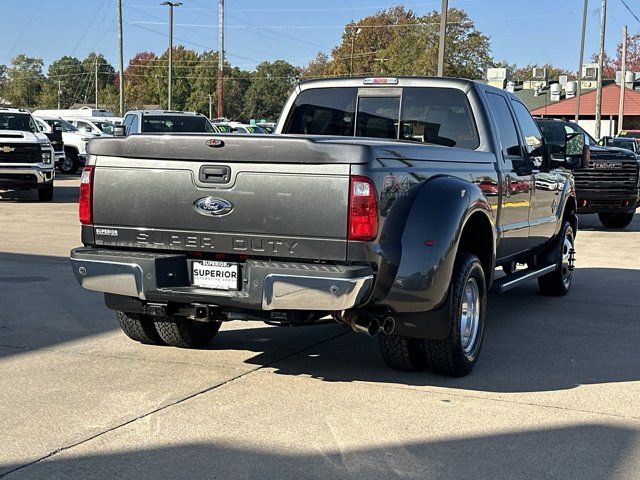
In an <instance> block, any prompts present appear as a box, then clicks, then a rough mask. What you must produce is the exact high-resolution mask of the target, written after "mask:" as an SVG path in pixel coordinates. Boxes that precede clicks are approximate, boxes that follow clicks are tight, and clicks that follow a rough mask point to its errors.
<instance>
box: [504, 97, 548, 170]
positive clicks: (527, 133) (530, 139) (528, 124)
mask: <svg viewBox="0 0 640 480" xmlns="http://www.w3.org/2000/svg"><path fill="white" fill-rule="evenodd" d="M511 104H512V105H513V111H514V112H515V114H516V119H517V120H518V125H520V131H521V132H522V135H523V136H524V145H525V147H526V149H527V153H528V154H529V156H530V157H538V156H541V155H542V151H541V147H542V134H541V133H540V129H539V128H538V126H537V125H536V122H534V121H533V118H532V117H531V114H530V113H529V110H527V107H525V106H524V105H523V104H522V103H520V102H516V101H514V100H511Z"/></svg>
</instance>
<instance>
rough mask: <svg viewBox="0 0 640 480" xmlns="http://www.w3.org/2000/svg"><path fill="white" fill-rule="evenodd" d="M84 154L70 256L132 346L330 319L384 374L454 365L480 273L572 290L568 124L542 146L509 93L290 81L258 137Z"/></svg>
mask: <svg viewBox="0 0 640 480" xmlns="http://www.w3.org/2000/svg"><path fill="white" fill-rule="evenodd" d="M89 148H90V155H89V161H88V166H87V167H86V168H85V169H84V171H83V174H82V181H81V193H80V207H79V208H80V221H81V223H82V242H83V244H84V246H83V247H79V248H76V249H74V250H73V251H72V252H71V265H72V268H73V271H74V273H75V275H76V278H77V280H78V281H79V282H80V284H81V285H82V286H83V287H84V288H87V289H90V290H97V291H101V292H105V301H106V304H107V306H108V307H109V308H111V309H114V310H116V311H117V316H118V319H119V321H120V325H121V327H122V329H123V330H124V332H125V333H126V334H127V335H128V336H129V337H131V338H132V339H134V340H137V341H141V342H145V343H165V344H169V345H175V346H181V347H198V346H202V345H204V344H206V343H207V342H209V341H210V340H211V339H212V338H213V336H214V335H215V334H216V333H217V332H218V329H219V328H220V325H221V322H224V321H227V320H236V319H245V320H246V319H262V320H265V321H267V322H270V323H278V324H283V325H310V324H317V323H326V322H334V321H337V322H340V323H343V324H346V325H348V326H350V327H352V328H353V329H354V330H356V331H358V332H363V333H368V334H369V335H376V334H378V338H379V344H380V348H381V351H382V355H383V358H384V360H385V361H386V363H387V364H388V365H390V366H391V367H394V368H398V369H403V370H421V369H425V368H431V369H432V370H434V371H436V372H439V373H442V374H447V375H456V376H460V375H465V374H467V373H469V372H470V371H471V369H472V368H473V366H474V364H475V363H476V361H477V359H478V354H479V353H480V348H481V345H482V339H483V334H484V326H485V314H486V308H487V290H488V289H489V288H490V287H491V286H492V285H493V287H494V288H495V289H497V290H498V291H504V290H506V289H508V288H511V287H513V286H515V285H518V284H520V283H521V282H523V281H526V280H530V279H535V278H537V279H538V283H539V287H540V290H541V291H542V293H544V294H549V295H564V294H566V293H567V292H568V290H569V288H570V286H571V282H572V275H573V263H574V238H575V235H576V230H577V219H576V210H577V204H576V198H575V191H574V183H573V179H572V176H571V172H570V170H571V169H572V168H577V167H582V166H583V165H584V162H585V161H586V149H585V139H584V136H583V135H581V134H571V135H568V136H567V143H566V151H565V152H564V155H563V157H562V158H561V159H559V160H554V159H552V158H551V156H550V154H549V152H548V149H547V147H546V145H545V143H544V141H543V138H542V135H541V133H540V131H539V129H538V127H537V126H536V124H535V122H534V121H533V119H532V118H531V116H530V115H529V112H528V111H527V109H526V107H525V106H524V105H523V104H522V103H521V102H520V101H519V100H518V98H517V97H515V96H514V95H512V94H509V93H507V92H505V91H502V90H498V89H495V88H492V87H490V86H487V85H484V84H481V83H476V82H473V81H469V80H458V79H429V78H423V79H416V78H400V79H397V78H373V79H362V78H359V79H355V78H354V79H333V80H322V81H308V82H303V83H301V84H299V85H298V86H297V87H296V89H295V91H294V93H293V94H292V96H291V98H290V99H289V101H288V103H287V104H286V106H285V108H284V111H283V114H282V117H281V121H280V123H279V125H278V130H277V134H276V135H238V134H236V135H224V134H213V135H206V134H205V135H198V134H185V135H162V134H158V135H145V134H142V135H130V136H129V137H127V138H113V139H98V140H95V141H92V142H91V144H90V147H89ZM525 264H526V265H527V267H526V268H524V267H520V268H519V269H518V268H516V266H517V265H525ZM496 267H502V269H503V271H504V274H503V273H501V274H500V275H499V276H498V275H496V276H494V273H495V270H496ZM505 274H506V275H505ZM559 308H560V307H559Z"/></svg>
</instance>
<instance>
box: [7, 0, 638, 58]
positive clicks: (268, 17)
mask: <svg viewBox="0 0 640 480" xmlns="http://www.w3.org/2000/svg"><path fill="white" fill-rule="evenodd" d="M182 1H183V6H181V7H178V8H176V10H175V24H176V26H175V33H174V35H175V37H176V39H175V43H183V44H185V45H186V46H187V47H189V48H194V49H196V50H199V51H201V50H204V49H210V50H215V49H216V45H217V44H216V38H217V27H216V25H217V10H216V6H217V0H182ZM626 1H627V4H628V5H629V6H630V7H631V8H632V9H634V10H635V12H636V14H637V15H638V16H640V1H638V0H626ZM225 3H226V21H225V23H226V25H227V31H226V52H227V59H228V60H229V61H230V62H231V63H232V64H234V65H238V66H240V67H242V68H252V67H254V66H255V65H256V64H257V63H258V62H260V61H264V60H274V59H277V58H284V59H286V60H288V61H289V62H291V63H293V64H296V65H305V64H306V63H307V62H308V61H309V59H311V58H313V57H314V56H315V54H316V53H317V52H318V51H324V52H327V53H329V52H330V51H331V48H332V47H333V46H334V45H336V44H337V43H338V42H339V41H340V35H341V31H342V27H343V26H344V24H345V23H347V22H348V21H350V20H351V19H354V18H355V19H358V18H361V17H363V16H366V15H369V14H371V13H374V12H376V11H377V10H379V9H381V8H385V7H390V6H392V5H394V4H396V3H395V2H387V1H385V0H226V2H225ZM608 3H609V8H608V11H607V13H608V21H607V49H608V50H609V51H610V52H611V53H613V52H615V46H616V44H617V43H618V42H619V40H620V38H621V36H622V26H623V25H624V24H625V23H626V24H627V25H628V26H629V32H630V34H635V33H639V32H640V22H638V21H637V20H635V19H633V17H631V15H630V14H629V13H628V12H627V11H626V10H625V8H624V6H623V5H622V2H621V1H620V0H609V2H608ZM159 4H160V0H123V5H124V21H125V24H124V41H125V63H126V62H127V61H128V59H129V58H130V57H131V56H133V55H134V54H135V53H136V52H139V51H145V50H147V51H153V52H156V53H160V52H162V51H163V50H164V49H166V46H167V42H168V39H167V34H166V32H167V29H168V27H167V17H168V13H167V7H162V6H160V5H159ZM600 4H601V1H600V0H590V1H589V17H588V26H587V44H586V48H585V57H586V58H589V57H590V56H591V54H592V53H593V52H595V51H596V50H597V48H598V41H599V40H598V28H599V21H600V20H599V18H600V17H599V8H600ZM404 5H406V6H407V8H411V9H412V10H414V11H415V12H416V13H418V14H422V13H426V12H428V11H430V10H434V9H439V8H440V0H431V1H420V0H408V1H407V2H406V3H404ZM449 5H450V6H451V7H458V8H462V9H464V10H466V11H467V12H468V13H469V15H470V16H471V18H472V19H473V20H474V21H475V22H476V26H477V28H478V29H479V30H480V31H482V32H483V33H485V34H487V35H489V36H490V37H491V44H492V49H493V55H494V57H495V58H496V59H498V60H503V59H505V60H508V61H509V62H512V63H513V62H516V63H518V64H519V65H523V64H527V63H547V62H550V63H553V64H557V65H561V66H564V67H565V68H569V69H576V67H577V61H578V48H579V39H580V15H581V9H582V0H527V1H520V0H457V1H456V0H450V1H449ZM0 18H2V28H0V63H7V62H8V61H9V60H10V58H11V57H13V56H15V55H16V54H18V53H26V54H27V55H29V56H36V57H41V58H43V59H44V60H45V65H47V64H48V63H50V62H51V61H52V60H55V59H56V58H59V57H60V56H62V55H65V54H70V55H73V56H76V57H78V58H84V56H86V54H87V53H89V52H91V51H94V50H97V51H99V52H101V53H103V54H104V55H105V56H106V57H107V59H109V60H110V61H111V62H112V63H113V64H114V66H115V65H116V63H117V28H116V27H117V11H116V0H0Z"/></svg>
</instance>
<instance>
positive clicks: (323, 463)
mask: <svg viewBox="0 0 640 480" xmlns="http://www.w3.org/2000/svg"><path fill="white" fill-rule="evenodd" d="M57 185H58V186H57V192H56V196H55V200H54V202H53V203H50V204H40V203H37V202H35V201H30V199H31V198H33V194H32V193H29V192H21V193H17V194H11V193H0V219H1V224H0V225H1V228H0V305H1V307H2V308H1V310H0V312H1V313H0V477H3V478H7V479H53V478H55V479H67V478H69V479H71V478H73V479H76V478H132V479H133V478H135V479H147V478H148V479H156V478H185V479H187V478H220V479H227V478H260V479H288V478H291V479H295V478H318V479H329V478H369V479H370V478H385V479H386V478H417V479H418V478H419V479H426V478H428V479H440V478H441V479H458V478H459V479H463V478H464V479H469V478H474V479H485V478H487V479H516V478H517V479H519V478H531V479H542V478H558V479H637V478H639V474H638V472H639V471H640V360H639V357H638V352H639V351H640V350H639V348H638V345H639V343H640V315H639V314H638V312H639V311H640V297H639V296H638V289H639V287H640V255H639V254H638V251H640V215H637V216H636V219H635V220H634V222H633V224H632V225H631V226H630V227H629V228H627V229H626V230H623V231H617V232H611V231H605V230H603V229H601V228H600V226H599V223H598V222H597V220H596V219H595V217H581V225H582V228H581V231H580V232H579V234H578V236H577V251H578V254H577V269H576V272H575V280H574V284H573V287H572V291H571V293H570V294H569V295H568V296H567V297H564V298H560V299H557V298H547V297H542V296H540V295H538V294H537V288H536V286H535V284H534V283H532V284H531V285H529V286H526V287H522V288H519V289H516V290H512V291H510V292H508V293H507V294H505V295H503V296H501V297H498V296H492V297H491V299H490V303H489V318H488V326H487V331H486V336H485V344H484V347H483V352H482V355H481V359H480V363H479V364H478V366H477V368H476V369H475V370H474V371H473V373H472V374H471V375H470V376H468V377H466V378H462V379H451V378H443V377H439V376H436V375H433V374H430V373H419V374H415V373H414V374H408V373H400V372H395V371H391V370H388V369H387V368H386V367H385V366H384V364H383V362H382V360H381V358H380V356H379V352H378V347H377V342H376V341H375V339H370V338H367V337H365V336H362V335H358V334H355V333H350V332H349V331H347V330H346V329H344V328H342V327H340V326H338V325H336V326H323V327H308V328H276V327H268V326H265V325H263V324H261V323H240V322H234V323H230V324H226V325H225V326H223V330H222V332H221V333H220V334H219V335H218V336H217V337H216V339H215V340H214V341H213V342H212V343H211V345H210V346H209V347H208V348H207V349H203V350H179V349H175V348H170V347H159V346H145V345H140V344H137V343H134V342H132V341H130V340H128V339H127V338H126V337H125V336H124V334H122V333H121V332H120V330H119V328H118V327H117V322H116V320H115V316H114V314H113V312H111V311H109V310H107V309H106V308H105V307H104V305H103V302H102V296H101V295H99V294H97V293H90V292H87V291H84V290H82V289H81V288H80V287H79V286H78V285H77V283H76V281H75V279H74V278H73V274H72V272H71V270H70V268H69V264H68V260H67V255H68V252H69V249H70V248H72V247H74V246H77V245H78V244H79V226H78V224H77V220H76V208H77V205H76V203H75V200H76V197H77V188H78V178H77V177H66V178H65V177H62V178H60V179H59V180H58V182H57Z"/></svg>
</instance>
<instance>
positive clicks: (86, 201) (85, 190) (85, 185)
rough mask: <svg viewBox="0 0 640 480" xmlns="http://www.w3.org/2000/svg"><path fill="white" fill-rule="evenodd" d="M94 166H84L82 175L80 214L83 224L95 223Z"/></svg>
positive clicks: (79, 201)
mask: <svg viewBox="0 0 640 480" xmlns="http://www.w3.org/2000/svg"><path fill="white" fill-rule="evenodd" d="M93 168H94V167H93V166H90V167H84V169H83V170H82V176H81V177H80V198H79V200H78V216H79V217H80V223H82V224H83V225H87V224H92V223H93Z"/></svg>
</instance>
